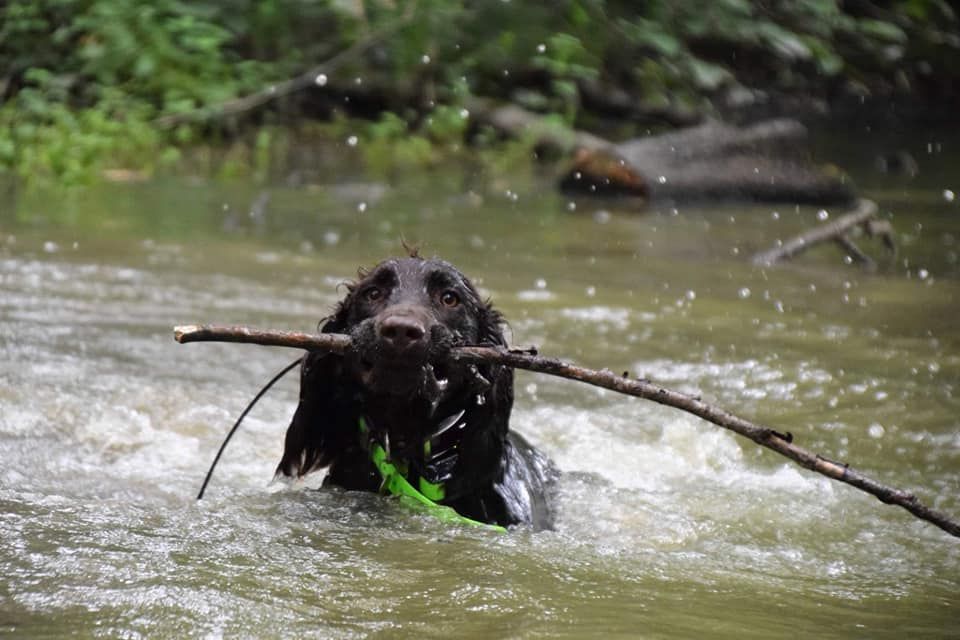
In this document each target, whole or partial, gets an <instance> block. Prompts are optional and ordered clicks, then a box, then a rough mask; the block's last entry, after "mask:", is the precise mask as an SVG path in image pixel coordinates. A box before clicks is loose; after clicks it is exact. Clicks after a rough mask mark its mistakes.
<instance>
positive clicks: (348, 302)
mask: <svg viewBox="0 0 960 640" xmlns="http://www.w3.org/2000/svg"><path fill="white" fill-rule="evenodd" d="M361 275H362V278H361V279H360V280H359V281H358V282H355V283H353V284H351V285H349V293H348V295H347V297H346V299H345V300H343V302H341V303H340V305H339V307H338V308H337V312H336V314H335V315H334V316H333V318H332V319H331V320H330V321H329V322H328V323H327V324H326V325H325V326H324V331H336V332H343V333H349V334H350V335H351V337H352V338H353V343H354V350H353V353H352V355H351V357H350V358H349V359H348V369H349V373H350V375H352V376H353V377H354V379H355V380H356V381H357V382H358V383H359V384H360V385H361V386H362V388H363V389H364V390H365V392H366V393H367V394H368V395H369V396H370V397H380V396H393V397H404V398H409V397H411V396H419V397H422V398H424V399H426V400H428V401H429V402H432V403H436V402H437V401H438V400H441V399H442V398H443V397H444V396H448V395H450V394H453V393H455V392H457V391H458V390H462V387H463V386H464V385H466V384H471V383H473V382H475V381H473V380H470V379H469V377H470V375H471V371H470V370H469V369H468V368H467V367H462V366H450V364H449V363H448V359H447V355H448V353H449V350H450V348H451V347H455V346H460V345H476V344H495V345H500V344H504V339H503V334H502V332H501V328H500V324H501V317H500V314H499V313H498V312H497V311H495V310H494V309H493V308H492V307H491V306H490V304H489V303H487V302H485V301H484V300H482V299H481V298H480V295H479V294H478V293H477V290H476V289H475V288H474V286H473V285H472V284H471V283H470V281H469V280H468V279H467V277H466V276H464V275H463V274H462V273H461V272H460V271H459V270H457V269H456V268H455V267H454V266H453V265H451V264H449V263H447V262H444V261H442V260H436V259H424V258H419V257H409V258H397V259H391V260H386V261H384V262H381V263H380V264H378V265H377V266H376V267H374V268H373V269H372V270H370V271H369V272H364V273H362V274H361Z"/></svg>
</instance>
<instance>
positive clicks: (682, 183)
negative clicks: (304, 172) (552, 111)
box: [467, 98, 855, 205]
mask: <svg viewBox="0 0 960 640" xmlns="http://www.w3.org/2000/svg"><path fill="white" fill-rule="evenodd" d="M467 106H468V108H469V110H470V114H471V117H473V118H476V119H477V120H478V121H479V122H481V123H484V124H486V125H488V126H491V127H493V128H494V129H496V130H498V131H501V132H503V133H505V134H507V135H509V136H511V137H515V138H519V137H527V138H532V139H533V141H534V143H535V144H536V145H537V146H541V147H549V148H552V149H555V150H557V151H559V152H561V153H572V154H573V156H574V159H573V162H572V164H571V165H570V167H569V169H567V170H566V171H565V172H564V173H563V175H562V176H561V178H560V180H559V186H560V189H561V190H562V191H564V192H565V193H568V194H571V195H588V196H614V197H619V196H629V197H632V198H637V197H640V198H643V199H644V200H648V201H649V200H659V201H663V200H669V201H675V202H689V201H698V200H713V201H716V200H721V201H752V202H791V203H809V204H823V205H828V204H848V203H851V202H853V201H854V200H855V194H854V190H853V187H852V185H851V183H850V181H849V180H848V179H847V178H846V176H845V175H844V174H843V173H842V172H841V171H840V170H839V169H837V168H835V167H829V166H828V167H819V166H817V165H815V164H813V163H812V162H810V161H809V160H807V159H806V158H804V157H803V156H802V154H801V153H799V152H798V151H799V150H800V149H802V147H803V141H804V140H805V138H806V136H807V130H806V128H805V127H804V126H803V125H802V124H800V123H799V122H797V121H796V120H786V119H781V120H768V121H764V122H760V123H757V124H754V125H752V126H749V127H736V126H733V125H728V124H724V123H722V122H717V121H708V122H705V123H703V124H700V125H698V126H694V127H687V128H683V129H678V130H676V131H671V132H669V133H664V134H661V135H655V136H648V137H643V138H635V139H632V140H627V141H625V142H621V143H614V142H611V141H609V140H606V139H604V138H602V137H600V136H597V135H594V134H592V133H588V132H585V131H577V130H565V129H564V128H562V127H558V126H557V124H556V123H554V122H553V121H551V120H550V119H549V118H547V117H545V116H541V115H539V114H536V113H533V112H531V111H528V110H526V109H523V108H522V107H518V106H517V105H514V104H496V103H494V102H492V101H490V100H485V99H482V98H473V99H470V100H468V102H467Z"/></svg>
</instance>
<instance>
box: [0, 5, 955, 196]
mask: <svg viewBox="0 0 960 640" xmlns="http://www.w3.org/2000/svg"><path fill="white" fill-rule="evenodd" d="M351 47H352V48H351ZM345 51H346V52H348V54H347V55H344V54H343V52H345ZM328 60H330V61H334V60H335V61H336V64H335V65H331V71H330V73H329V74H324V75H323V76H322V77H318V79H317V81H316V82H314V83H311V84H310V86H309V87H307V88H305V89H302V90H297V91H290V92H281V93H283V95H278V96H276V99H273V98H272V97H269V98H268V99H265V100H263V101H262V104H258V105H257V106H256V107H255V108H243V109H238V110H235V111H230V110H229V109H224V108H223V107H224V106H225V105H226V106H229V105H231V104H233V103H231V101H232V100H236V99H237V98H239V97H243V96H250V95H255V94H261V95H266V94H268V93H269V91H270V88H271V87H276V86H279V83H282V82H283V81H285V80H287V79H289V78H293V77H296V76H298V75H300V74H303V73H305V72H307V71H309V70H310V69H313V68H316V67H317V66H318V65H321V64H323V63H324V62H325V61H328ZM317 75H318V76H320V74H319V73H318V74H317ZM958 75H960V35H958V19H957V15H956V13H955V11H954V10H953V8H952V7H951V4H950V3H948V2H946V1H944V0H890V1H882V0H876V1H868V0H854V1H841V0H791V1H776V0H770V1H766V2H747V1H746V0H719V1H717V2H694V1H692V0H654V1H651V2H642V3H640V2H635V1H633V0H629V1H618V0H566V1H563V0H561V1H552V0H551V1H534V0H524V1H519V0H513V1H509V0H480V1H469V0H459V1H454V0H393V1H389V0H370V1H361V0H190V1H186V0H184V1H180V0H7V2H6V3H4V4H3V5H2V8H0V171H3V172H6V173H8V174H13V175H17V176H20V177H21V178H26V179H27V181H38V180H44V179H52V180H54V181H57V182H64V183H72V182H82V181H86V180H89V179H91V178H93V177H95V176H98V175H101V172H102V171H103V170H106V169H111V168H114V169H116V168H124V169H130V170H136V171H140V172H145V173H147V174H149V173H150V172H153V171H157V170H163V169H164V167H173V166H174V165H176V164H177V163H178V162H179V161H180V160H182V158H183V156H184V153H185V152H187V151H189V150H191V149H196V148H198V147H202V146H205V145H222V144H225V143H229V144H232V143H235V142H236V141H237V140H245V141H246V144H247V146H248V148H249V157H250V158H251V159H253V160H255V158H256V155H257V153H258V152H260V153H265V152H266V151H265V150H266V149H268V148H269V147H270V146H271V145H272V144H275V143H276V140H277V135H278V134H277V133H276V132H277V131H287V132H289V131H291V130H296V131H297V132H298V133H297V135H298V136H300V135H305V134H306V133H315V134H317V135H319V136H330V137H334V138H336V139H343V138H342V137H343V136H344V135H346V132H348V131H353V132H356V131H361V132H362V133H363V135H364V136H365V139H366V140H368V141H370V143H371V144H370V145H368V146H369V148H370V149H373V150H375V151H376V152H377V153H380V152H382V151H383V150H384V149H389V150H390V153H391V154H393V155H394V156H396V158H395V159H396V160H399V161H400V162H407V163H410V164H418V163H429V162H435V161H436V159H437V157H438V154H443V153H450V152H457V151H458V150H460V149H462V148H463V143H465V142H467V143H470V144H472V145H474V146H479V147H489V146H490V145H493V144H496V142H497V140H496V136H494V135H492V134H491V133H490V132H486V131H483V130H476V129H475V128H471V125H470V118H469V111H468V110H466V109H465V107H466V105H468V104H469V101H470V100H471V99H472V98H474V97H477V96H482V97H489V98H494V99H496V100H500V101H504V102H512V103H515V104H518V105H521V106H523V107H525V108H527V109H530V110H533V111H536V112H540V113H544V114H550V115H552V117H553V118H554V119H555V120H556V121H557V123H558V125H560V126H566V127H577V128H585V129H592V130H596V131H600V132H602V133H604V134H605V135H608V136H610V137H612V138H622V137H627V136H631V135H638V134H643V133H646V132H648V131H651V130H656V129H660V128H666V127H674V126H680V125H684V124H689V123H693V122H696V121H698V120H699V119H701V118H703V117H705V116H714V117H717V116H719V117H723V118H726V119H732V120H749V119H751V118H754V117H758V116H759V115H761V114H763V115H768V114H774V113H783V112H794V113H797V112H800V113H802V112H807V113H820V114H823V113H838V114H840V113H842V111H843V108H844V105H845V104H858V105H859V104H864V103H873V104H878V105H883V106H887V105H890V104H899V105H906V106H908V107H909V108H911V109H919V110H926V109H930V110H933V111H939V112H940V113H946V114H949V113H953V112H954V110H955V109H956V108H957V106H958V105H960V101H958V99H957V98H958V94H960V85H958ZM265 92H266V93H265ZM234 106H236V105H235V104H234ZM358 127H359V128H358ZM258 150H259V151H258Z"/></svg>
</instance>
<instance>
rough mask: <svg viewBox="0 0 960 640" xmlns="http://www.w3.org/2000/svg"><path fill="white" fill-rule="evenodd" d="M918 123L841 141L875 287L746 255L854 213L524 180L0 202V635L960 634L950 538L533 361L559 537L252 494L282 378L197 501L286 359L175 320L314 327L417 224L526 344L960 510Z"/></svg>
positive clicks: (836, 268)
mask: <svg viewBox="0 0 960 640" xmlns="http://www.w3.org/2000/svg"><path fill="white" fill-rule="evenodd" d="M928 142H930V141H928V140H926V139H915V138H914V139H909V140H906V141H905V142H904V144H906V145H913V147H915V149H914V152H915V154H916V155H917V157H918V159H919V162H920V165H921V168H922V169H923V171H922V172H921V174H920V176H918V177H917V178H916V179H914V180H907V179H900V178H889V177H883V176H878V175H875V174H873V173H872V169H871V167H870V157H871V156H870V155H869V153H867V152H864V153H863V154H862V157H859V158H853V162H854V163H856V162H859V164H855V166H854V169H855V174H856V177H857V178H858V181H859V182H860V183H861V185H862V186H863V187H864V189H863V190H864V192H865V193H866V195H869V196H871V197H873V198H875V199H876V200H877V201H878V203H879V204H880V208H881V211H882V212H883V213H884V214H885V215H892V220H893V224H894V226H895V228H896V229H897V231H898V233H899V238H900V247H899V253H898V255H897V257H896V258H895V259H886V258H883V254H882V251H881V249H880V247H879V246H878V245H877V244H875V243H874V242H871V241H869V240H865V241H863V246H864V248H867V249H868V250H869V251H871V252H872V253H874V254H875V255H877V256H879V257H880V262H881V268H880V269H879V271H877V272H876V273H868V272H866V271H864V270H863V269H861V268H859V267H858V266H856V265H848V264H845V263H844V261H843V256H842V254H841V253H840V252H839V249H836V248H834V247H832V246H829V247H822V248H820V249H817V250H815V251H812V252H811V253H810V254H808V255H805V256H803V257H801V258H799V259H797V260H796V261H795V262H794V263H793V264H788V265H784V266H782V267H777V268H768V269H760V268H756V267H753V266H751V264H750V261H749V256H750V254H751V253H752V252H754V251H757V250H760V249H764V248H767V247H769V246H772V244H773V243H774V242H775V241H776V240H777V239H783V238H786V237H789V236H790V235H791V234H793V233H795V232H797V231H799V230H801V229H804V228H809V227H810V226H813V225H815V224H818V223H819V221H820V220H821V219H823V218H824V217H825V216H827V217H828V219H832V218H835V217H836V216H837V215H839V214H840V213H842V212H841V211H835V210H828V211H826V212H820V211H818V209H816V208H796V207H794V206H759V207H758V206H751V207H742V206H738V207H731V206H727V207H706V206H683V207H680V208H679V210H677V209H674V208H673V207H671V206H670V205H663V206H660V207H651V208H650V209H649V210H647V211H646V212H644V213H642V214H638V213H635V212H628V211H621V210H618V209H616V208H614V207H613V206H612V205H610V204H604V203H596V202H587V201H577V202H574V201H569V200H568V199H566V198H564V197H562V196H560V195H558V194H557V193H555V191H554V189H553V186H552V184H551V182H550V181H549V180H548V179H546V178H543V177H537V176H535V175H534V176H530V175H517V176H516V177H507V178H504V177H499V178H477V177H464V176H465V175H469V174H465V173H464V172H460V171H458V170H455V169H449V170H444V171H437V172H434V173H432V174H431V175H429V176H424V177H422V178H420V179H418V180H413V179H405V180H399V181H397V182H396V183H395V184H390V185H385V184H381V183H374V182H371V181H369V180H364V179H363V178H356V177H354V178H352V179H347V178H344V177H342V176H339V177H337V178H336V179H332V178H331V179H329V180H327V181H326V182H324V181H320V182H318V183H317V184H314V185H313V186H310V187H304V186H296V187H294V186H284V185H283V184H277V185H275V186H273V187H271V188H269V189H267V190H266V191H263V190H261V189H258V188H255V187H253V186H251V185H250V184H240V183H222V182H221V183H218V182H214V181H210V180H206V179H202V178H189V179H187V178H182V179H157V180H153V181H150V182H146V183H132V184H111V185H106V186H102V187H96V188H90V189H87V190H84V191H80V192H73V193H69V194H60V195H57V196H50V195H41V194H37V193H27V194H21V197H20V198H19V200H17V201H16V202H14V201H13V200H12V199H10V198H9V197H8V198H7V199H6V200H5V201H4V202H3V203H2V204H0V206H2V207H3V208H2V209H0V353H2V359H0V540H2V544H0V635H6V634H11V635H15V636H29V637H62V636H66V635H77V636H81V637H125V638H139V637H149V638H161V637H171V638H172V637H177V638H179V637H279V636H283V637H294V636H308V637H330V638H359V637H413V636H417V637H436V638H449V637H462V638H491V637H505V638H540V637H550V638H555V637H571V638H582V637H631V638H632V637H644V638H647V637H649V638H659V637H671V638H676V637H712V638H745V637H746V638H749V637H756V638H769V637H812V636H816V637H843V638H847V637H866V638H904V637H928V638H938V637H944V638H946V637H957V636H958V635H960V543H958V540H957V539H955V538H951V537H950V536H948V535H947V534H945V533H943V532H941V531H940V530H939V529H936V528H935V527H933V526H931V525H928V524H926V523H923V522H920V521H918V520H916V519H914V518H912V517H911V516H910V515H909V514H907V513H906V512H905V511H903V510H902V509H898V508H895V507H890V506H886V505H883V504H882V503H880V502H879V501H877V500H876V499H874V498H872V497H870V496H867V495H865V494H862V493H860V492H858V491H856V490H854V489H852V488H850V487H847V486H846V485H840V484H837V483H835V482H832V481H830V480H827V479H826V478H823V477H820V476H817V475H815V474H812V473H810V472H807V471H805V470H803V469H801V468H799V467H797V466H795V465H793V464H792V463H790V462H789V461H787V460H785V459H782V458H780V457H778V456H776V455H775V454H773V453H772V452H770V451H767V450H761V449H759V448H758V447H757V446H756V445H754V444H753V443H751V442H749V441H745V440H743V439H740V438H738V437H737V436H735V435H733V434H731V433H729V432H726V431H723V430H722V429H719V428H717V427H715V426H712V425H710V424H707V423H705V422H703V421H701V420H699V419H696V418H694V417H692V416H690V415H687V414H684V413H682V412H679V411H677V410H673V409H669V408H666V407H662V406H659V405H656V404H653V403H650V402H646V401H640V400H636V399H630V398H626V397H622V396H618V395H616V394H613V393H609V392H600V391H598V390H596V389H593V388H591V387H587V386H585V385H582V384H577V383H573V382H568V381H562V380H559V379H555V378H550V377H545V376H539V375H535V374H529V373H526V372H521V373H518V375H517V401H516V408H515V411H514V415H513V426H514V428H516V429H517V430H519V431H521V432H522V433H524V434H525V435H527V436H528V437H529V438H530V439H531V440H532V441H534V442H535V443H536V444H537V445H539V446H540V447H541V448H542V449H543V450H544V451H546V452H547V453H548V454H549V455H550V456H551V457H552V458H553V459H554V460H555V461H556V462H557V463H558V465H559V467H560V468H561V469H562V470H563V477H562V481H561V483H560V491H559V493H560V496H559V509H560V516H559V523H558V526H557V529H556V530H555V531H550V532H542V533H532V532H530V531H526V530H523V529H520V530H516V531H512V532H511V533H509V534H508V535H498V534H495V533H488V532H484V531H477V530H467V529H462V528H458V527H455V526H451V525H448V524H445V523H442V522H439V521H435V520H433V519H430V518H428V517H426V516H424V515H422V514H418V513H416V512H412V511H409V510H408V509H406V508H405V507H404V506H402V505H400V504H397V503H395V502H394V501H392V500H389V499H387V498H383V497H379V496H374V495H366V494H364V495H357V494H352V493H346V492H337V491H319V492H318V491H312V490H309V489H307V488H305V487H302V486H300V487H292V488H291V487H278V486H275V485H273V484H271V476H272V472H273V469H274V467H275V465H276V463H277V461H278V458H279V455H280V452H281V447H282V438H283V433H284V430H285V428H286V425H287V423H288V421H289V419H290V417H291V414H292V412H293V409H294V407H295V402H296V397H297V381H296V376H289V377H288V379H286V380H284V381H283V382H282V383H281V384H280V385H278V387H277V388H276V389H275V390H274V391H272V392H271V393H270V394H269V395H268V396H267V397H266V398H265V399H264V400H263V401H262V402H261V404H260V405H259V406H258V407H257V408H256V409H255V410H254V411H253V413H252V414H251V415H250V417H249V418H248V420H247V422H246V423H245V425H244V427H243V428H242V429H241V431H240V432H239V434H238V435H237V437H236V438H235V439H234V441H233V442H232V443H231V445H230V446H229V448H228V449H227V451H226V454H225V457H224V459H223V461H222V463H221V464H220V466H219V468H218V469H217V473H216V475H215V476H214V479H213V482H212V484H211V486H210V488H209V490H208V493H207V497H206V498H205V499H204V500H203V501H202V502H200V503H198V502H196V501H195V500H194V499H193V498H194V495H195V493H196V491H197V489H198V488H199V485H200V482H201V481H202V479H203V475H204V473H205V471H206V468H207V466H208V464H209V463H210V461H211V459H212V457H213V454H214V453H215V451H216V448H217V446H218V445H219V443H220V441H221V439H222V437H223V435H224V434H225V432H226V430H227V429H228V428H229V426H230V424H231V423H232V421H233V419H234V418H235V417H236V415H237V414H238V413H239V412H240V410H241V409H242V408H243V407H244V405H245V404H246V402H247V401H248V400H249V399H250V398H251V397H252V396H253V394H254V393H255V392H256V391H257V389H258V388H259V386H260V385H261V384H262V383H263V382H265V381H266V380H267V379H268V378H269V377H270V376H271V375H272V374H273V373H274V372H276V371H277V370H279V369H280V368H281V367H283V366H284V365H285V364H287V363H288V362H289V361H291V360H292V359H293V358H294V357H295V356H296V354H295V353H294V352H291V351H288V350H283V349H267V348H262V347H255V346H248V345H223V344H192V345H177V344H175V343H174V341H173V339H172V332H171V328H172V326H173V325H175V324H183V323H195V322H220V323H229V324H250V325H257V326H264V327H273V328H283V329H291V330H311V329H313V328H314V327H315V326H316V324H317V321H318V320H319V319H320V318H321V317H323V316H324V315H326V314H327V313H328V312H329V311H330V310H331V307H332V305H333V304H334V303H335V302H336V300H337V299H338V296H339V295H340V294H341V293H342V289H341V290H338V288H337V285H338V283H340V282H342V281H344V280H347V279H349V278H351V277H352V276H353V275H354V274H355V272H356V269H357V268H358V267H360V266H370V265H372V264H374V263H376V262H377V261H378V260H380V259H382V258H384V257H387V256H390V255H396V254H400V253H402V251H403V249H402V247H401V245H400V238H401V237H402V238H405V239H406V240H407V241H408V242H411V243H418V244H420V246H421V247H422V252H423V253H425V254H428V255H434V254H436V255H439V256H441V257H444V258H446V259H449V260H451V261H453V262H455V263H456V264H457V265H458V266H460V267H461V268H462V269H463V270H464V271H465V272H466V273H468V274H469V275H471V276H473V277H474V279H475V280H476V281H477V282H478V284H479V285H480V286H481V287H482V289H483V291H484V292H485V293H487V294H489V295H490V296H491V297H492V299H493V301H494V302H495V304H496V305H497V306H498V307H499V308H500V309H501V310H502V311H503V312H504V314H505V315H506V317H507V318H508V319H509V321H510V326H511V332H512V342H513V344H515V345H519V346H527V345H537V346H538V347H539V348H540V350H541V352H542V353H544V354H548V355H555V356H560V357H563V358H567V359H571V360H575V361H576V362H578V363H580V364H583V365H585V366H589V367H595V368H603V367H609V368H610V369H612V370H614V371H617V372H620V371H629V372H631V374H632V375H636V376H643V377H648V378H650V379H652V380H654V381H657V382H659V383H662V384H663V385H665V386H668V387H671V388H674V389H678V390H681V391H687V392H691V393H695V394H700V395H702V396H703V398H704V399H705V400H707V401H710V402H714V403H716V404H719V405H721V406H723V407H725V408H727V409H728V410H731V411H733V412H734V413H736V414H738V415H741V416H743V417H746V418H749V419H753V420H756V421H758V422H761V423H764V424H768V425H770V426H772V427H774V428H777V429H779V430H781V431H790V432H792V433H793V434H794V436H795V438H796V441H797V442H798V443H799V444H800V445H801V446H805V447H808V448H810V449H813V450H815V451H818V452H820V453H822V454H823V455H825V456H827V457H830V458H833V459H838V460H843V461H847V462H849V463H851V464H852V465H853V466H854V467H856V468H857V469H859V470H861V471H863V472H864V473H866V474H868V475H870V476H872V477H874V478H875V479H877V480H879V481H881V482H884V483H886V484H890V485H894V486H897V487H902V488H907V489H911V490H914V491H916V492H917V494H918V496H919V497H920V498H921V499H922V500H923V501H924V502H926V503H928V504H930V505H932V506H935V507H936V508H938V509H941V510H943V511H945V512H947V513H950V514H952V515H953V516H955V517H960V495H958V494H960V322H958V316H960V264H958V252H960V198H955V199H952V200H951V197H950V193H945V190H950V189H952V190H954V191H956V192H958V195H960V179H958V176H957V174H956V172H955V170H956V167H957V166H960V162H958V161H957V160H958V157H957V156H953V157H948V155H947V152H946V151H945V150H944V149H943V148H942V147H941V146H935V145H934V146H930V147H927V146H926V145H927V143H928ZM954 151H955V150H954ZM951 166H952V167H953V170H954V172H953V173H952V174H951V172H950V171H948V168H949V167H951ZM858 167H859V169H858ZM951 180H952V182H951ZM265 194H266V195H265Z"/></svg>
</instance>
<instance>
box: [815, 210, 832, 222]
mask: <svg viewBox="0 0 960 640" xmlns="http://www.w3.org/2000/svg"><path fill="white" fill-rule="evenodd" d="M829 217H830V214H829V213H828V212H827V210H826V209H820V211H817V220H826V219H827V218H829Z"/></svg>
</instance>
